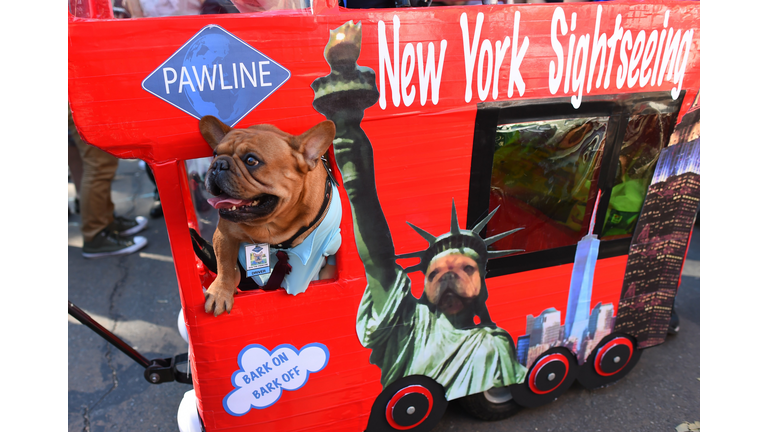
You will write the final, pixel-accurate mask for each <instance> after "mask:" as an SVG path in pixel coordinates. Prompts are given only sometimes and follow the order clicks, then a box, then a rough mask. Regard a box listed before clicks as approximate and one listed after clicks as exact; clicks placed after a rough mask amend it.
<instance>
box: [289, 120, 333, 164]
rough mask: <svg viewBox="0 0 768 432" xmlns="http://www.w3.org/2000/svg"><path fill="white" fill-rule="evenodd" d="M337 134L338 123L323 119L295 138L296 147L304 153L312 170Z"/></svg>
mask: <svg viewBox="0 0 768 432" xmlns="http://www.w3.org/2000/svg"><path fill="white" fill-rule="evenodd" d="M335 136H336V125H335V124H334V123H333V122H332V121H330V120H326V121H323V122H321V123H319V124H317V125H315V126H314V127H312V129H310V130H308V131H306V132H304V133H303V134H301V135H299V136H297V137H296V138H295V147H294V148H295V149H296V150H297V151H298V152H300V153H302V154H303V155H304V160H305V161H306V163H307V167H308V168H309V169H310V170H313V169H315V167H316V166H317V163H318V161H319V160H320V156H322V155H323V154H325V152H326V151H327V150H328V147H330V146H331V144H333V138H334V137H335Z"/></svg>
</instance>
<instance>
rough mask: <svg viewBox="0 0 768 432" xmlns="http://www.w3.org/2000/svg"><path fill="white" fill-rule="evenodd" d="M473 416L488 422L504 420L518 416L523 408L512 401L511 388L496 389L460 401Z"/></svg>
mask: <svg viewBox="0 0 768 432" xmlns="http://www.w3.org/2000/svg"><path fill="white" fill-rule="evenodd" d="M459 402H460V403H461V406H462V407H463V408H464V410H466V411H467V412H468V413H470V414H471V415H473V416H475V417H477V418H479V419H481V420H487V421H495V420H502V419H505V418H507V417H511V416H513V415H515V414H517V412H518V411H520V409H521V408H522V407H521V406H520V405H518V404H517V403H516V402H515V401H514V400H513V399H512V391H511V390H510V389H509V387H494V388H491V389H489V390H487V391H484V392H482V393H476V394H473V395H469V396H466V397H463V398H461V399H459Z"/></svg>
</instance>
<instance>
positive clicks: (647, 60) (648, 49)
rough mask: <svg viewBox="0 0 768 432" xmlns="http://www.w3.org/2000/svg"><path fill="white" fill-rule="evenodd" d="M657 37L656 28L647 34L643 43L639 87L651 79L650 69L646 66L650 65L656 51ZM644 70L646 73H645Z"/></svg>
mask: <svg viewBox="0 0 768 432" xmlns="http://www.w3.org/2000/svg"><path fill="white" fill-rule="evenodd" d="M658 38H659V31H658V30H654V31H652V32H651V35H650V36H648V43H647V44H646V45H645V52H643V62H642V63H641V64H640V87H645V85H646V84H648V81H650V79H651V69H649V68H648V67H649V66H650V65H651V60H653V54H654V52H656V45H657V41H658ZM646 71H648V73H645V72H646Z"/></svg>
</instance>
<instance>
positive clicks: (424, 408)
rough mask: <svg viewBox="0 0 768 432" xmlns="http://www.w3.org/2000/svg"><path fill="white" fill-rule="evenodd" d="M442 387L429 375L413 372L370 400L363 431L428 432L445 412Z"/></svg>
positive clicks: (445, 401) (445, 405)
mask: <svg viewBox="0 0 768 432" xmlns="http://www.w3.org/2000/svg"><path fill="white" fill-rule="evenodd" d="M447 407H448V401H447V400H446V399H445V389H444V388H443V386H441V385H440V384H438V383H437V382H436V381H435V380H433V379H432V378H429V377H426V376H423V375H412V376H408V377H405V378H401V379H399V380H397V381H395V382H394V383H392V384H390V385H388V386H387V387H386V388H385V389H384V390H382V391H381V393H380V394H379V396H378V397H377V398H376V400H375V401H374V402H373V407H372V408H371V416H370V417H369V418H368V426H367V427H366V429H365V430H366V432H394V431H409V432H427V431H430V430H432V428H434V427H435V426H436V425H437V423H438V422H439V421H440V419H441V418H442V417H443V414H444V413H445V409H446V408H447Z"/></svg>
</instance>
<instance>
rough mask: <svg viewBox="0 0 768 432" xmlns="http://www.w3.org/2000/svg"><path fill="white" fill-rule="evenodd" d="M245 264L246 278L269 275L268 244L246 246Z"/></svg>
mask: <svg viewBox="0 0 768 432" xmlns="http://www.w3.org/2000/svg"><path fill="white" fill-rule="evenodd" d="M245 264H246V266H245V274H246V275H247V276H248V277H251V276H256V275H261V274H266V273H269V243H260V244H252V245H246V246H245Z"/></svg>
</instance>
